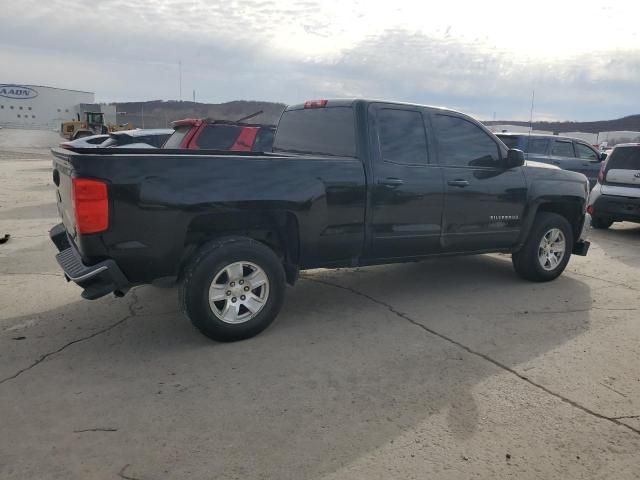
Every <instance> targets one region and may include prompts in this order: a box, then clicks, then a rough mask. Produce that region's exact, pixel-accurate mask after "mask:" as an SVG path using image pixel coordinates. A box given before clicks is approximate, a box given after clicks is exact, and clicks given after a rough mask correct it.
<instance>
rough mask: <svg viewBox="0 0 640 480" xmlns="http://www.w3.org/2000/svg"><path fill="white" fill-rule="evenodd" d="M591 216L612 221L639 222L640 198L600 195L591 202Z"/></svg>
mask: <svg viewBox="0 0 640 480" xmlns="http://www.w3.org/2000/svg"><path fill="white" fill-rule="evenodd" d="M592 207H593V215H594V216H597V217H601V218H610V219H611V220H613V221H627V222H640V198H632V197H618V196H614V195H604V194H601V195H600V196H598V197H597V198H596V199H595V201H594V202H593V205H592Z"/></svg>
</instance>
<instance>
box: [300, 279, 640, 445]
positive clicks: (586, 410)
mask: <svg viewBox="0 0 640 480" xmlns="http://www.w3.org/2000/svg"><path fill="white" fill-rule="evenodd" d="M300 278H303V279H305V280H309V281H311V282H316V283H320V284H323V285H328V286H330V287H334V288H339V289H342V290H346V291H348V292H351V293H353V294H354V295H358V296H360V297H363V298H366V299H368V300H370V301H371V302H373V303H376V304H378V305H380V306H383V307H385V308H386V309H387V310H389V311H390V312H391V313H393V314H394V315H396V316H398V317H400V318H402V319H404V320H406V321H407V322H409V323H411V324H412V325H415V326H416V327H418V328H421V329H422V330H424V331H425V332H427V333H429V334H431V335H433V336H435V337H438V338H440V339H442V340H444V341H446V342H448V343H451V344H452V345H455V346H457V347H458V348H461V349H462V350H464V351H466V352H468V353H470V354H471V355H474V356H476V357H479V358H481V359H483V360H485V361H487V362H489V363H491V364H493V365H495V366H496V367H498V368H500V369H502V370H504V371H506V372H509V373H511V374H512V375H515V376H516V377H518V378H519V379H521V380H523V381H525V382H527V383H528V384H529V385H531V386H533V387H536V388H537V389H539V390H542V391H543V392H545V393H547V394H548V395H551V396H553V397H555V398H557V399H558V400H560V401H562V402H564V403H566V404H568V405H571V406H572V407H574V408H577V409H578V410H581V411H583V412H584V413H586V414H588V415H591V416H592V417H595V418H598V419H600V420H606V421H609V422H611V423H613V424H615V425H618V426H620V427H623V428H626V429H627V430H630V431H632V432H633V433H635V434H638V435H640V429H638V428H634V427H631V426H629V425H627V424H625V423H623V422H621V421H620V420H619V419H618V418H616V417H608V416H606V415H603V414H601V413H598V412H596V411H594V410H591V409H590V408H589V407H585V406H584V405H581V404H579V403H578V402H576V401H574V400H571V399H570V398H568V397H565V396H563V395H561V394H560V393H557V392H554V391H553V390H551V389H550V388H548V387H545V386H544V385H542V384H540V383H538V382H535V381H533V380H531V379H530V378H529V377H526V376H525V375H522V374H521V373H519V372H518V371H517V370H514V369H513V368H511V367H509V366H507V365H505V364H503V363H501V362H499V361H498V360H496V359H494V358H492V357H490V356H489V355H486V354H484V353H482V352H479V351H477V350H474V349H472V348H471V347H468V346H467V345H465V344H464V343H461V342H459V341H457V340H454V339H453V338H451V337H448V336H447V335H445V334H443V333H440V332H438V331H436V330H433V329H432V328H429V327H427V326H426V325H423V324H422V323H420V322H418V321H417V320H414V319H413V318H411V317H410V316H409V315H407V314H406V313H403V312H400V311H399V310H396V309H395V308H394V307H393V306H392V305H390V304H388V303H386V302H383V301H382V300H378V299H377V298H374V297H372V296H371V295H368V294H366V293H364V292H361V291H359V290H356V289H354V288H352V287H347V286H344V285H339V284H337V283H332V282H329V281H326V280H320V279H317V278H311V277H309V276H307V275H301V277H300Z"/></svg>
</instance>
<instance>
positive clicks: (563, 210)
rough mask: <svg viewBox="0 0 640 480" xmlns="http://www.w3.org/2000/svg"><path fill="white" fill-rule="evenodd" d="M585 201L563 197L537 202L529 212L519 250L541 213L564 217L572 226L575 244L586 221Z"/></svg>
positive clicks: (524, 222)
mask: <svg viewBox="0 0 640 480" xmlns="http://www.w3.org/2000/svg"><path fill="white" fill-rule="evenodd" d="M584 209H585V200H584V199H583V198H580V197H574V196H563V197H555V198H554V197H548V198H541V199H539V200H538V201H537V202H535V203H534V204H533V205H532V206H531V208H530V210H529V211H528V212H527V214H526V216H525V219H524V221H523V229H522V233H521V235H520V238H519V241H518V244H517V248H516V250H519V249H520V248H522V246H523V245H524V243H525V242H526V240H527V237H528V236H529V234H530V232H531V229H532V228H533V224H534V222H535V219H536V216H537V215H538V214H539V213H541V212H549V213H555V214H557V215H560V216H562V217H564V218H565V219H566V220H567V221H568V222H569V225H571V231H572V233H573V239H574V243H575V242H577V241H578V239H579V238H580V232H581V230H582V223H583V221H584Z"/></svg>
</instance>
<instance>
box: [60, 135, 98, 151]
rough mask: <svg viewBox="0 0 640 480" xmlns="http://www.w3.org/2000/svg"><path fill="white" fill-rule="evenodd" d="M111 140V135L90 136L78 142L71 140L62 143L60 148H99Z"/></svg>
mask: <svg viewBox="0 0 640 480" xmlns="http://www.w3.org/2000/svg"><path fill="white" fill-rule="evenodd" d="M107 138H109V135H107V134H104V135H89V136H87V137H81V138H78V139H77V140H70V141H68V142H62V143H61V144H60V146H61V147H62V148H98V147H100V145H101V144H102V143H104V142H105V140H107Z"/></svg>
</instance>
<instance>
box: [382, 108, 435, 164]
mask: <svg viewBox="0 0 640 480" xmlns="http://www.w3.org/2000/svg"><path fill="white" fill-rule="evenodd" d="M378 135H379V138H380V153H381V154H382V160H383V161H385V162H390V163H398V164H401V165H425V164H426V163H428V158H427V137H426V132H425V130H424V120H423V118H422V114H421V113H420V112H416V111H411V110H399V109H391V108H383V109H380V110H378Z"/></svg>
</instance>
